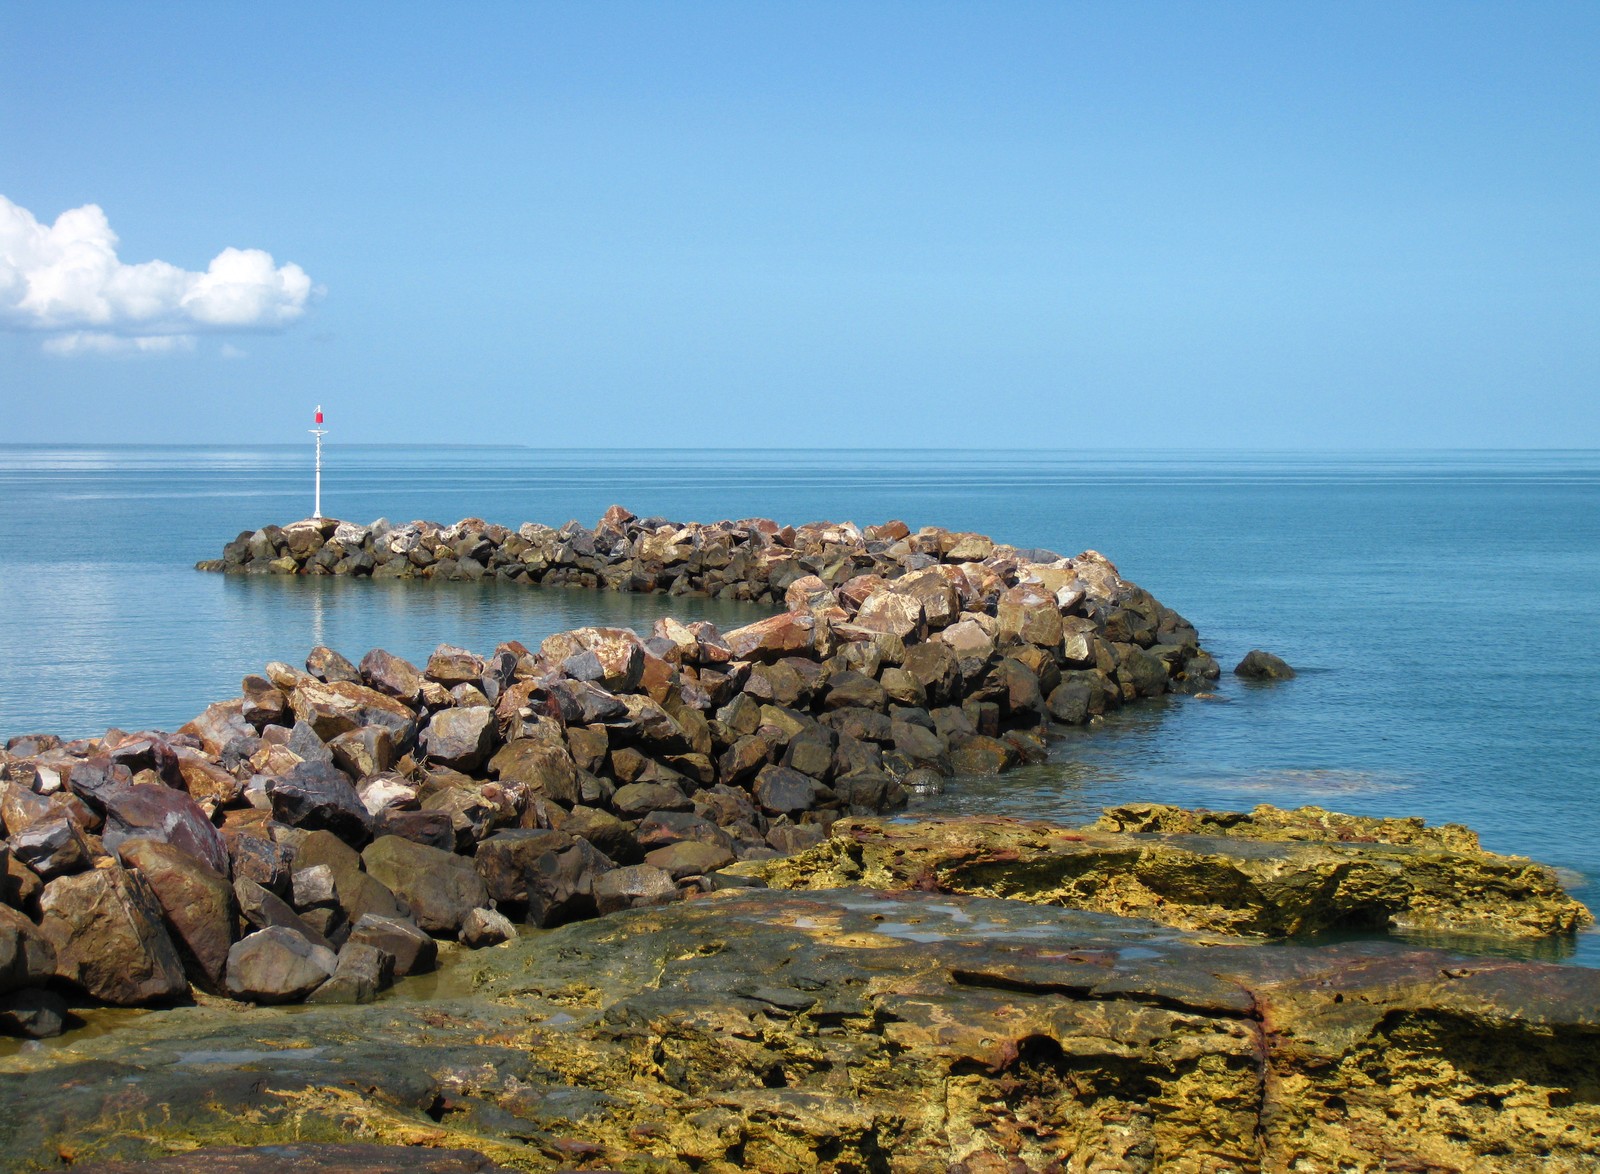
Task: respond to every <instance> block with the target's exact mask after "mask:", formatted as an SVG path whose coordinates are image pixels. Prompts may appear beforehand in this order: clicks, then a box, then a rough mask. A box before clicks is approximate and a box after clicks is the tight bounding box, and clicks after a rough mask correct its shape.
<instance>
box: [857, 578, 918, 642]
mask: <svg viewBox="0 0 1600 1174" xmlns="http://www.w3.org/2000/svg"><path fill="white" fill-rule="evenodd" d="M855 624H856V626H857V627H860V628H866V629H867V630H869V631H873V632H887V633H890V634H891V635H894V636H898V637H900V639H902V640H905V641H910V640H913V639H915V638H917V637H919V636H920V635H921V634H922V633H923V632H925V631H926V630H927V618H926V617H925V616H924V615H923V612H922V602H921V600H920V599H919V598H918V597H917V596H915V595H906V594H901V593H900V592H898V591H894V590H888V591H880V592H879V593H878V594H876V595H873V596H869V597H868V598H867V600H866V601H865V602H863V603H862V605H861V609H860V610H859V611H857V612H856V615H855Z"/></svg>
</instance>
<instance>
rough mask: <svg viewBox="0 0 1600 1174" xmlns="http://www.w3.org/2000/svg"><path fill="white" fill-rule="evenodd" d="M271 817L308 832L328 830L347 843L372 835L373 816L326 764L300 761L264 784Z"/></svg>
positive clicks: (340, 776) (337, 771)
mask: <svg viewBox="0 0 1600 1174" xmlns="http://www.w3.org/2000/svg"><path fill="white" fill-rule="evenodd" d="M267 794H268V796H270V797H271V799H272V817H273V818H274V819H276V820H278V821H280V822H282V823H287V824H291V825H293V826H294V827H298V828H305V829H306V830H308V831H315V830H317V829H319V828H320V829H323V830H325V831H330V832H332V833H333V834H334V835H336V836H338V837H339V838H340V839H341V840H343V841H345V842H346V843H349V844H363V843H365V842H366V841H367V839H368V838H369V837H370V836H371V834H372V816H371V815H370V814H368V812H367V809H366V808H365V807H364V806H362V803H361V797H360V796H359V795H357V794H356V789H355V787H354V786H352V785H351V783H350V780H349V779H348V778H347V777H346V776H345V775H343V774H342V773H340V772H339V770H337V769H336V768H335V767H333V766H331V765H328V764H326V763H319V762H302V763H299V764H298V765H296V766H295V767H293V768H292V769H291V770H290V771H289V773H288V774H285V775H279V776H277V777H275V778H272V779H269V780H268V781H267Z"/></svg>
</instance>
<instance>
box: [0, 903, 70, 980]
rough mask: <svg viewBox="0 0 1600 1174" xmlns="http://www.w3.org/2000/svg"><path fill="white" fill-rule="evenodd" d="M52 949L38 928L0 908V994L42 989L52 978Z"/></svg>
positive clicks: (12, 912)
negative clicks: (39, 987)
mask: <svg viewBox="0 0 1600 1174" xmlns="http://www.w3.org/2000/svg"><path fill="white" fill-rule="evenodd" d="M55 972H56V954H55V949H54V948H53V947H52V946H51V945H50V942H49V941H48V940H47V939H46V938H45V936H44V935H43V934H42V933H40V932H39V927H38V926H36V925H34V924H33V922H31V921H29V920H28V918H27V917H26V916H24V915H23V914H22V913H19V912H18V911H17V910H15V909H8V908H6V907H5V906H3V905H0V994H3V993H5V992H7V991H12V990H15V989H17V988H18V987H31V986H41V985H43V984H44V983H46V982H48V981H49V980H50V979H51V978H53V977H54V976H55Z"/></svg>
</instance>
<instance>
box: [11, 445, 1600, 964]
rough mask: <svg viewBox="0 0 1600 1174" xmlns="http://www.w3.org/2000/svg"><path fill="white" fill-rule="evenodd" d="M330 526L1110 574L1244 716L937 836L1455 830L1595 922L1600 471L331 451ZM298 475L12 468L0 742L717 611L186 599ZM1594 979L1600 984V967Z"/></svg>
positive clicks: (104, 466) (1334, 461) (342, 594)
mask: <svg viewBox="0 0 1600 1174" xmlns="http://www.w3.org/2000/svg"><path fill="white" fill-rule="evenodd" d="M327 457H328V469H327V472H326V474H325V480H324V487H323V502H324V512H325V513H328V514H329V515H331V516H337V517H344V518H350V519H353V520H356V521H361V522H368V521H371V520H373V519H374V518H377V517H379V516H388V517H390V518H392V519H395V520H409V519H412V518H418V517H422V518H432V519H434V520H436V521H441V522H451V521H454V520H456V519H457V518H460V517H464V516H469V515H477V516H481V517H485V518H488V519H490V520H492V521H498V522H502V523H505V524H509V525H515V524H517V523H519V522H522V521H526V520H534V521H542V522H549V523H552V524H559V523H561V522H563V521H566V520H567V519H569V518H574V517H575V518H579V519H581V520H583V521H585V522H586V523H590V524H592V523H593V522H594V520H595V519H596V518H598V517H599V515H600V514H601V513H602V512H603V511H604V510H605V508H606V507H607V506H608V505H610V504H612V503H613V502H621V503H623V504H624V505H626V506H627V507H628V508H630V509H632V510H634V511H635V512H637V513H640V514H663V515H666V516H669V517H673V518H679V519H700V520H711V519H715V518H723V517H735V518H737V517H743V516H749V515H753V514H761V515H768V516H772V517H776V518H778V519H780V520H783V521H789V522H801V521H810V520H815V519H819V518H830V519H834V520H841V519H847V518H848V519H853V520H855V521H857V522H860V523H862V524H867V523H872V522H879V521H884V520H887V519H889V518H894V517H899V518H903V519H904V520H905V521H907V522H908V523H910V524H911V525H912V526H913V527H916V526H919V525H924V524H938V525H946V526H950V527H953V528H957V529H972V530H980V531H983V532H985V533H988V534H991V535H993V536H995V537H996V538H998V539H1000V540H1003V541H1009V542H1014V543H1017V544H1019V545H1039V546H1046V547H1050V548H1052V549H1055V550H1058V551H1061V552H1062V553H1066V554H1073V553H1076V552H1078V551H1079V550H1082V549H1084V548H1086V547H1093V548H1095V549H1098V550H1100V551H1102V552H1104V553H1105V554H1107V555H1108V556H1110V557H1111V558H1112V559H1113V560H1114V561H1115V562H1116V563H1117V565H1118V566H1119V568H1120V569H1121V570H1122V573H1123V574H1124V575H1125V576H1126V577H1128V578H1130V579H1132V580H1134V581H1135V582H1138V583H1140V584H1141V585H1143V586H1145V587H1147V588H1149V589H1150V590H1151V591H1153V592H1154V593H1155V594H1156V596H1157V597H1158V598H1160V599H1161V600H1162V601H1163V602H1164V603H1166V604H1167V605H1168V606H1170V607H1174V608H1176V609H1177V610H1179V611H1181V612H1182V613H1184V614H1185V615H1186V616H1188V617H1189V619H1190V620H1191V621H1193V622H1194V623H1195V624H1196V625H1197V626H1198V627H1199V629H1200V632H1201V636H1202V639H1203V640H1204V642H1205V644H1206V645H1207V647H1209V648H1210V649H1212V650H1213V651H1214V652H1215V653H1216V655H1217V657H1218V659H1219V660H1221V661H1223V662H1224V664H1225V666H1228V667H1231V665H1232V664H1233V663H1234V662H1235V661H1236V660H1237V659H1238V657H1239V656H1241V655H1242V654H1243V653H1244V652H1245V651H1247V650H1248V649H1249V648H1251V647H1256V646H1259V647H1264V648H1268V649H1270V650H1272V651H1275V652H1277V653H1279V654H1281V655H1283V656H1284V657H1286V658H1287V659H1288V660H1289V661H1290V662H1291V663H1293V664H1294V665H1296V666H1297V667H1298V668H1300V669H1301V670H1302V675H1301V676H1300V677H1299V678H1298V679H1296V680H1294V681H1292V682H1287V683H1285V684H1282V685H1278V686H1273V687H1266V688H1261V687H1247V686H1244V685H1243V684H1241V683H1239V682H1237V681H1234V680H1233V679H1232V678H1231V677H1225V679H1224V681H1223V683H1222V686H1221V691H1222V693H1223V694H1224V695H1225V696H1226V697H1228V698H1229V701H1228V703H1226V704H1217V703H1207V702H1202V701H1195V700H1190V699H1185V700H1174V701H1172V702H1170V703H1167V704H1163V705H1157V706H1151V707H1145V708H1141V709H1139V710H1138V711H1136V712H1134V713H1130V714H1125V715H1121V716H1119V717H1118V718H1117V719H1115V720H1114V721H1113V722H1112V723H1110V724H1109V726H1108V727H1107V728H1105V729H1102V730H1099V731H1095V732H1092V733H1088V734H1078V735H1074V736H1072V737H1070V738H1068V739H1065V740H1063V741H1062V742H1061V743H1060V745H1059V746H1058V748H1057V752H1056V761H1055V762H1053V763H1051V764H1050V765H1049V766H1047V767H1041V768H1037V769H1034V770H1030V771H1027V772H1023V773H1021V774H1018V775H1013V776H1007V777H1006V778H1003V779H1000V780H995V781H988V782H961V783H954V784H952V785H951V786H950V787H949V788H948V789H947V791H946V793H945V794H944V795H943V796H941V797H939V798H938V799H936V800H933V801H931V803H932V805H934V806H936V807H939V808H941V809H946V810H951V809H953V810H1001V811H1008V812H1012V813H1016V814H1024V815H1045V816H1059V817H1064V818H1078V817H1081V816H1085V815H1089V814H1092V813H1093V812H1094V811H1095V810H1097V809H1098V808H1099V807H1101V806H1103V805H1105V804H1108V803H1115V802H1121V801H1126V800H1132V799H1154V800H1161V801H1168V802H1175V803H1182V804H1185V805H1203V806H1210V807H1228V808H1237V807H1249V806H1251V805H1253V804H1256V803H1260V802H1272V803H1277V804H1283V805H1291V806H1292V805H1296V804H1300V803H1316V804H1320V805H1323V806H1327V807H1332V808H1335V809H1339V810H1344V811H1351V812H1357V813H1362V814H1372V815H1421V816H1424V817H1425V818H1427V819H1428V820H1429V821H1430V822H1439V821H1445V820H1456V821H1459V822H1462V823H1466V824H1469V825H1471V826H1472V827H1474V828H1476V829H1478V831H1479V832H1480V833H1481V834H1482V836H1483V839H1484V842H1485V844H1486V846H1488V847H1490V848H1493V849H1496V850H1499V851H1508V852H1519V853H1524V854H1527V855H1531V856H1534V857H1536V858H1538V859H1540V860H1543V861H1545V862H1547V863H1550V864H1554V865H1557V866H1559V867H1562V868H1565V869H1570V870H1572V871H1573V872H1574V873H1576V874H1579V875H1578V877H1577V878H1575V881H1574V883H1575V886H1576V891H1577V892H1578V895H1579V896H1580V897H1582V898H1583V899H1585V900H1587V901H1588V902H1589V903H1590V904H1591V905H1592V906H1594V905H1600V885H1596V884H1594V883H1593V882H1592V881H1591V880H1590V878H1591V877H1600V836H1597V834H1596V830H1597V821H1596V818H1595V806H1594V805H1595V802H1596V799H1597V798H1600V755H1597V751H1596V738H1595V734H1596V729H1597V715H1600V667H1597V665H1596V663H1595V656H1594V652H1593V650H1592V647H1591V644H1590V641H1591V640H1592V639H1593V638H1594V636H1595V634H1596V633H1597V632H1600V453H1595V452H1571V453H1562V452H1539V453H1403V454H1392V453H1391V454H1370V455H1359V454H1358V455H1300V454H1274V453H1227V454H1215V455H1205V456H1178V455H1162V454H1156V453H1137V452H1133V453H1097V454H1092V455H1083V454H1072V453H1059V454H1057V453H1005V452H987V453H985V452H978V453H944V452H924V453H876V452H866V451H857V452H826V453H823V452H818V453H810V452H792V451H787V452H771V453H760V452H754V453H752V452H737V453H735V452H723V451H712V452H661V453H637V452H545V451H540V450H536V449H523V448H516V449H511V448H508V449H475V448H473V449H450V448H436V447H415V448H382V449H376V448H373V449H363V448H340V447H337V446H329V448H328V450H327ZM309 489H310V459H309V452H308V451H306V450H302V449H298V448H168V449H150V448H138V449H115V448H99V449H89V448H15V447H13V448H0V736H9V735H12V734H18V733H24V732H29V731H34V730H48V731H53V732H58V733H61V734H64V735H79V734H86V733H93V732H98V731H101V730H103V729H105V728H106V727H107V726H109V725H117V726H121V727H123V728H127V729H131V728H144V727H158V728H173V727H175V726H177V725H179V724H181V723H182V722H184V721H185V720H187V719H188V718H189V717H191V716H193V715H194V714H195V713H196V712H198V711H199V710H200V709H201V708H203V707H204V705H205V704H206V703H207V702H209V701H212V700H215V699H218V698H221V697H225V696H230V695H235V694H236V693H237V691H238V682H239V678H240V676H241V675H243V674H245V673H248V672H253V671H258V670H259V669H260V667H261V666H262V665H263V664H264V663H265V662H266V661H268V660H273V659H281V660H286V661H291V662H298V661H300V660H301V659H303V658H304V655H305V653H306V651H307V650H308V649H309V648H310V647H311V645H313V644H316V643H319V642H320V643H327V644H329V645H331V646H333V647H335V648H337V649H339V650H340V651H342V652H344V653H346V654H347V655H350V656H351V657H358V656H360V655H361V654H362V653H363V652H365V651H366V650H367V649H368V648H370V647H373V646H383V647H386V648H388V649H389V650H391V651H393V652H396V653H398V654H400V655H403V656H408V657H412V658H418V657H422V656H425V655H426V653H427V652H428V651H429V650H430V649H431V648H432V647H433V646H434V645H435V644H437V643H439V642H441V641H449V642H451V643H455V644H461V645H464V646H466V647H470V648H474V649H477V650H480V651H487V650H488V649H489V648H491V647H493V646H494V644H496V643H497V642H499V641H501V640H504V639H510V638H515V639H521V640H523V641H524V642H526V643H529V644H532V643H535V642H537V641H538V640H539V639H541V638H542V637H543V636H544V635H547V634H548V633H550V632H553V631H559V630H561V629H563V628H568V627H572V626H574V625H576V624H580V623H591V622H593V623H606V624H625V625H633V626H645V627H647V626H648V625H649V623H650V622H651V620H653V619H654V618H655V617H656V616H658V615H661V614H665V613H666V612H667V611H669V610H670V611H672V612H674V613H676V614H684V613H686V612H693V613H694V614H695V615H697V616H704V617H706V618H710V619H713V620H715V621H716V622H718V623H719V624H723V625H731V624H737V623H740V622H744V621H746V620H748V619H750V618H754V617H756V616H758V615H760V614H762V613H760V612H759V611H756V610H754V609H751V608H748V607H736V606H731V605H726V604H713V603H710V602H708V601H704V600H700V601H695V600H675V601H671V602H670V603H669V602H668V601H667V600H665V599H662V598H658V597H630V596H618V595H611V594H607V593H600V592H585V591H570V590H550V591H541V590H537V589H535V590H528V589H518V588H504V587H496V586H494V585H485V586H468V585H463V584H430V583H387V584H386V583H376V584H375V583H371V582H366V581H354V582H346V581H341V580H333V579H295V580H284V579H278V578H249V579H245V578H230V577H224V576H220V575H206V574H200V573H198V572H195V571H193V570H191V569H190V567H191V566H192V564H193V563H194V562H195V560H197V559H200V558H210V557H215V556H216V555H217V554H218V553H220V550H221V547H222V544H223V543H224V542H225V541H227V540H228V539H230V538H232V537H233V536H234V535H235V534H236V533H237V532H238V531H240V530H245V529H254V528H255V527H257V526H260V525H262V524H265V523H267V522H278V523H283V522H287V521H292V520H294V519H296V518H299V517H303V516H305V515H306V514H308V513H309V512H310V492H309ZM1575 960H1577V961H1581V962H1584V963H1586V964H1591V965H1600V937H1596V936H1595V935H1584V936H1583V937H1582V938H1581V939H1580V942H1579V946H1578V949H1577V953H1576V956H1575Z"/></svg>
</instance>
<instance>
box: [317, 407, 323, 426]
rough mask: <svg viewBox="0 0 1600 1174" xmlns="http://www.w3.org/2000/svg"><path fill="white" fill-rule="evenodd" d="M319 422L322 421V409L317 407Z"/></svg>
mask: <svg viewBox="0 0 1600 1174" xmlns="http://www.w3.org/2000/svg"><path fill="white" fill-rule="evenodd" d="M317 423H318V424H320V423H322V409H321V408H318V409H317Z"/></svg>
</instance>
